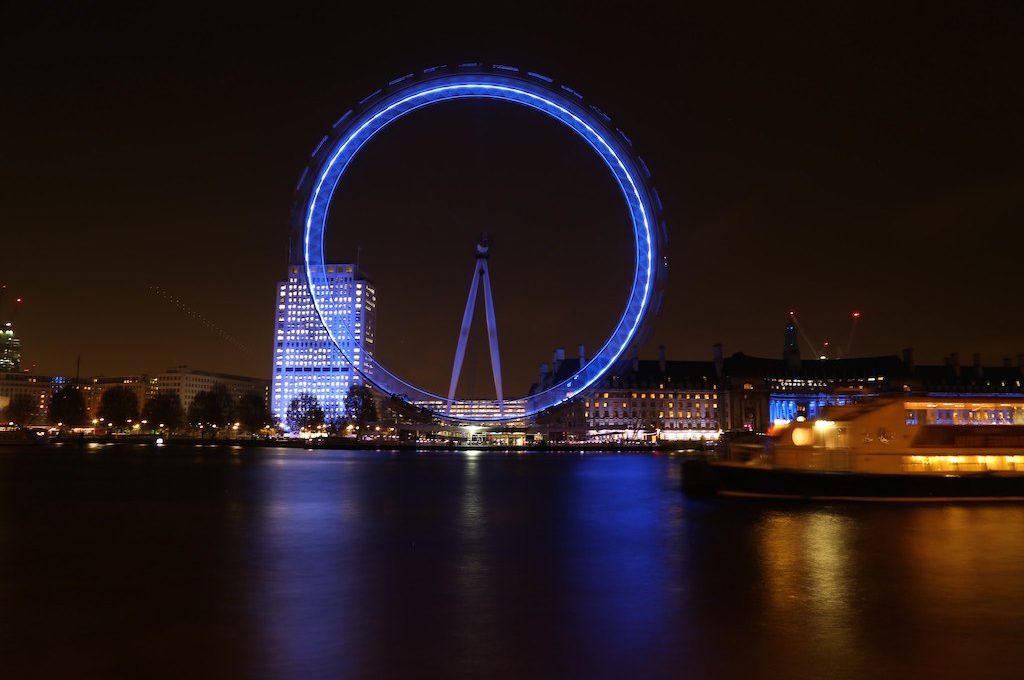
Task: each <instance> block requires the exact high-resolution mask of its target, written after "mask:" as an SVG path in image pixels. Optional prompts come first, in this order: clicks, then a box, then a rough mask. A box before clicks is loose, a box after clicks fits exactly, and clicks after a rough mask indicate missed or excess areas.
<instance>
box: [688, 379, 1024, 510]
mask: <svg viewBox="0 0 1024 680" xmlns="http://www.w3.org/2000/svg"><path fill="white" fill-rule="evenodd" d="M684 489H685V490H686V491H687V492H689V493H691V494H718V495H726V496H750V497H768V498H799V499H820V500H836V499H843V500H889V501H894V500H905V501H927V500H946V499H957V500H1024V399H1019V398H1018V399H1012V398H980V397H979V398H975V399H945V398H931V397H914V398H909V397H908V398H887V399H874V400H865V401H861V402H858V403H856V404H850V405H847V406H840V407H835V408H832V409H828V410H826V411H825V412H824V413H823V414H822V417H821V418H819V419H816V420H813V421H805V422H781V421H780V422H777V423H776V426H775V427H774V428H773V431H772V433H771V436H769V437H767V438H765V439H764V440H763V442H762V443H761V444H760V445H759V446H751V445H750V442H747V443H746V444H745V445H743V446H730V447H728V449H727V450H725V451H723V454H722V456H721V457H720V458H718V459H716V460H711V461H688V462H687V463H686V464H685V466H684Z"/></svg>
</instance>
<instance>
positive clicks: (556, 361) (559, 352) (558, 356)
mask: <svg viewBox="0 0 1024 680" xmlns="http://www.w3.org/2000/svg"><path fill="white" fill-rule="evenodd" d="M563 361H565V348H563V347H559V348H558V349H556V350H555V353H554V354H553V355H552V364H553V366H552V368H551V372H552V373H556V374H557V373H558V369H560V368H561V367H562V362H563Z"/></svg>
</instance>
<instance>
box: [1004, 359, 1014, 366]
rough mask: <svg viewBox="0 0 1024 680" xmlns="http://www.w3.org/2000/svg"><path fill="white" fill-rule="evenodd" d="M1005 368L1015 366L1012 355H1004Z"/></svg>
mask: <svg viewBox="0 0 1024 680" xmlns="http://www.w3.org/2000/svg"><path fill="white" fill-rule="evenodd" d="M1003 368H1013V360H1012V359H1010V357H1003Z"/></svg>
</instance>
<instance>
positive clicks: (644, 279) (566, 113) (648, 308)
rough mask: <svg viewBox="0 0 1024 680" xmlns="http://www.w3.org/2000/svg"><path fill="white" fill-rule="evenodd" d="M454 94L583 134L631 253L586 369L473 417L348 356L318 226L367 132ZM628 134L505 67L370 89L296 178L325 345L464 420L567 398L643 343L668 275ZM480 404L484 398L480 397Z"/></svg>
mask: <svg viewBox="0 0 1024 680" xmlns="http://www.w3.org/2000/svg"><path fill="white" fill-rule="evenodd" d="M456 99H496V100H500V101H506V102H511V103H514V104H519V105H522V106H526V107H529V108H531V109H534V110H537V111H540V112H542V113H544V114H546V115H548V116H550V117H552V118H554V119H555V120H557V121H559V122H561V123H562V124H563V125H565V126H566V127H568V128H569V129H570V130H572V131H573V132H575V133H576V134H577V135H579V136H580V137H582V138H583V139H584V140H585V141H586V142H587V143H588V144H589V145H590V147H591V148H592V149H594V151H595V152H597V154H598V156H600V157H601V159H602V160H603V161H604V163H605V165H606V166H607V167H608V169H609V170H610V171H611V173H612V175H613V176H614V178H615V181H616V183H617V184H618V186H619V188H620V189H621V191H622V194H623V197H624V198H625V200H626V205H627V208H628V211H629V215H630V220H631V222H632V226H633V234H634V244H635V252H634V255H635V259H634V271H633V281H632V284H631V287H630V293H629V298H628V300H627V302H626V307H625V309H624V310H623V313H622V316H621V317H620V318H619V321H618V323H617V324H616V326H615V328H614V330H613V331H612V333H611V335H610V336H609V337H608V339H607V340H606V341H605V342H604V344H603V345H602V346H601V348H600V350H598V351H597V352H596V353H595V354H594V355H593V356H592V357H591V358H590V360H589V361H587V363H586V364H585V365H584V366H581V367H580V369H579V370H578V371H576V372H575V373H573V374H572V375H571V376H569V377H568V378H566V379H564V380H562V381H561V382H559V383H557V384H555V385H552V386H550V387H548V388H546V389H543V390H539V391H536V392H533V393H532V394H530V395H529V396H527V397H522V398H520V399H508V400H505V402H504V404H505V407H506V408H505V410H504V412H503V413H502V414H500V415H499V414H497V412H498V409H497V403H496V402H494V403H493V405H494V408H493V410H492V411H493V413H492V414H491V415H480V411H481V409H480V407H481V404H482V402H481V401H479V400H456V401H455V402H453V403H452V406H451V409H450V410H449V408H448V406H447V398H446V397H443V396H441V395H439V394H435V393H432V392H429V391H426V390H423V389H421V388H419V387H416V386H415V385H412V384H410V383H408V382H406V381H405V380H403V379H401V378H400V377H398V376H397V375H395V374H393V373H391V372H390V371H388V370H387V369H386V368H385V367H384V366H383V365H382V364H381V363H380V362H379V361H377V360H376V359H375V358H374V359H373V360H372V361H370V362H367V363H365V364H360V365H357V363H358V362H353V352H352V351H351V348H352V347H353V346H355V345H356V344H358V343H356V342H355V338H353V337H351V336H350V334H349V332H348V330H347V324H346V323H343V322H342V321H341V319H340V318H339V317H338V315H337V314H331V313H330V310H331V299H330V297H329V290H330V285H329V283H328V272H327V266H326V263H325V259H324V247H323V246H324V232H325V229H326V224H327V214H328V210H329V208H330V203H331V198H332V196H333V194H334V191H335V190H336V189H337V187H338V184H339V183H340V181H341V178H342V176H343V175H344V173H345V170H346V169H347V168H348V166H349V164H350V163H351V161H352V159H353V158H354V157H355V156H356V154H358V153H359V151H360V150H361V149H362V148H363V147H364V146H365V145H366V143H367V142H369V141H370V140H371V139H372V138H373V137H374V135H376V134H377V133H378V132H380V131H381V130H383V129H384V128H386V127H387V126H388V125H389V124H390V123H392V122H394V121H395V120H397V119H398V118H401V117H402V116H404V115H406V114H408V113H411V112H413V111H416V110H417V109H421V108H423V107H425V106H430V105H432V104H439V103H442V102H446V101H451V100H456ZM631 147H632V145H631V143H630V142H629V140H628V138H626V136H625V135H624V134H623V133H622V132H621V131H620V130H617V129H616V128H614V127H613V126H612V125H611V123H610V120H609V119H608V117H607V116H606V115H605V114H604V113H603V112H601V111H600V110H599V109H597V108H595V107H588V106H586V105H585V104H584V102H583V99H582V97H581V96H580V95H579V94H577V93H576V92H575V91H574V90H572V89H570V88H569V87H566V86H564V85H562V86H558V85H556V84H555V83H554V82H553V81H551V79H549V78H546V77H544V76H541V75H539V74H535V73H530V72H526V73H522V72H520V71H519V69H516V68H512V67H507V66H493V67H486V66H483V65H480V64H466V65H463V66H459V67H455V68H450V69H449V68H446V67H440V68H434V69H427V70H426V71H424V72H422V73H419V74H409V75H407V76H405V77H403V78H398V79H396V80H393V81H392V82H391V83H390V84H389V86H388V87H387V88H385V89H384V90H379V91H377V92H374V93H373V94H371V95H370V96H369V97H367V98H366V99H364V100H362V101H361V102H360V103H359V107H358V109H357V110H355V111H349V112H348V113H346V114H345V115H343V116H342V117H341V118H340V119H339V120H338V121H337V122H336V123H335V124H334V126H333V128H332V130H331V133H330V134H329V135H327V136H325V137H324V138H323V139H322V140H321V142H320V144H319V145H317V148H316V149H315V150H314V151H313V163H312V164H311V165H310V167H309V168H307V169H306V171H305V172H303V175H302V178H301V179H300V180H299V186H298V189H297V190H298V198H297V201H296V208H295V213H294V214H293V224H294V227H295V228H296V232H297V233H299V234H301V238H300V242H299V244H297V245H298V247H299V248H300V249H301V252H302V256H303V261H304V264H305V269H306V276H307V281H308V284H309V290H310V295H311V297H312V299H313V305H314V307H315V309H316V311H317V315H318V316H319V317H320V320H321V322H322V323H323V324H324V327H325V328H326V329H327V332H328V334H329V335H330V337H331V341H332V342H333V343H334V345H335V347H337V349H338V351H339V352H341V355H342V356H343V357H344V358H345V361H346V362H347V363H348V365H349V367H350V368H351V369H352V370H354V371H356V372H358V373H359V374H360V375H361V376H362V377H363V379H364V380H365V381H366V382H367V383H369V384H371V385H373V386H375V387H376V388H377V389H379V390H381V391H382V392H384V393H386V394H388V395H394V396H398V397H400V398H402V399H404V400H406V401H408V402H411V403H414V404H416V405H417V406H420V407H425V408H427V409H428V410H430V411H432V412H433V413H434V414H435V415H437V416H440V417H443V418H446V419H451V420H458V421H465V422H489V423H498V422H507V421H513V420H519V419H522V418H523V417H529V416H533V415H536V414H538V413H540V412H542V411H545V410H547V409H550V408H552V407H553V406H556V405H558V404H561V403H564V402H566V401H568V400H570V399H572V398H573V397H575V396H577V395H578V394H579V393H580V392H582V391H583V390H585V389H587V388H588V387H590V386H591V385H593V384H594V383H596V382H597V381H598V380H600V378H601V377H602V376H603V375H605V374H606V373H607V372H608V371H609V370H610V369H611V368H612V367H613V366H614V365H615V364H616V363H617V362H618V361H619V360H620V359H622V357H623V356H624V355H625V353H626V352H627V350H628V349H629V348H631V347H634V346H636V345H638V344H639V343H640V342H642V340H643V338H644V336H645V334H646V331H647V330H648V327H649V324H650V321H651V319H652V318H653V316H654V315H655V314H656V313H657V311H658V310H659V308H660V306H661V296H662V284H663V280H664V275H665V271H666V262H665V257H664V247H665V241H666V236H665V227H664V223H663V222H661V219H660V213H661V205H660V200H659V199H658V195H657V193H656V192H655V190H654V188H653V187H652V186H651V185H650V173H649V171H648V170H647V166H646V165H645V164H644V162H643V161H642V160H641V159H640V158H639V157H638V156H636V155H635V154H634V153H633V152H632V149H631ZM483 403H484V404H486V402H483Z"/></svg>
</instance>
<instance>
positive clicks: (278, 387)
mask: <svg viewBox="0 0 1024 680" xmlns="http://www.w3.org/2000/svg"><path fill="white" fill-rule="evenodd" d="M325 267H326V269H327V271H326V280H327V283H326V286H327V287H328V288H329V290H327V291H323V293H324V297H323V299H324V300H327V301H328V302H327V303H326V306H325V308H324V309H321V310H320V311H321V312H322V313H323V315H324V322H326V323H328V324H331V327H332V328H335V329H336V331H335V336H336V337H337V338H338V340H339V341H340V342H341V345H342V348H343V349H344V350H345V353H346V355H348V358H349V359H350V360H351V362H352V365H351V366H350V365H349V362H348V361H346V360H345V357H343V356H342V355H341V352H339V351H338V348H337V347H335V345H334V342H333V341H332V340H331V337H330V335H329V334H328V333H327V330H326V329H325V328H324V326H323V323H322V322H321V319H320V317H319V316H318V315H317V311H316V308H315V307H314V306H313V300H312V298H311V296H310V294H309V287H308V284H307V282H306V271H305V268H304V267H303V266H300V265H291V266H289V267H288V280H286V281H282V282H280V283H278V285H277V303H276V304H277V310H276V316H275V323H274V371H273V381H272V383H271V388H270V389H271V397H270V409H271V413H272V414H273V415H274V416H276V417H277V418H278V419H279V420H280V421H281V423H282V424H284V423H285V415H286V413H287V411H288V405H289V404H290V403H291V401H292V399H294V398H295V397H297V396H299V395H300V394H306V393H308V394H312V395H313V396H315V397H316V398H317V401H319V402H320V406H321V408H323V410H324V414H325V415H326V416H327V419H328V421H330V420H333V419H336V418H338V417H340V416H341V414H342V412H343V409H344V401H345V395H346V393H347V392H348V389H349V387H350V386H351V385H356V384H361V383H362V382H363V379H362V376H361V375H360V374H359V372H358V371H356V370H355V369H359V371H362V372H363V373H367V374H369V373H371V372H372V371H373V348H374V339H375V338H374V336H375V332H376V320H377V293H376V290H375V289H374V287H373V284H372V283H371V282H370V281H369V280H367V279H366V278H365V277H364V276H363V275H362V274H360V273H359V272H358V271H357V269H356V267H355V266H353V265H351V264H328V265H325ZM317 293H318V295H319V294H320V293H321V291H317Z"/></svg>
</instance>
